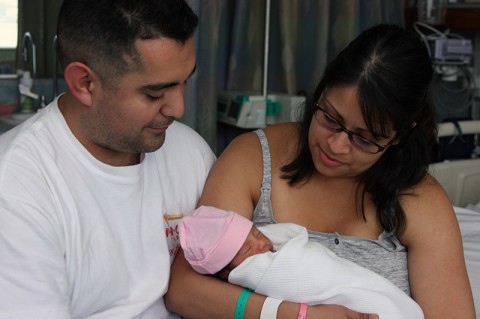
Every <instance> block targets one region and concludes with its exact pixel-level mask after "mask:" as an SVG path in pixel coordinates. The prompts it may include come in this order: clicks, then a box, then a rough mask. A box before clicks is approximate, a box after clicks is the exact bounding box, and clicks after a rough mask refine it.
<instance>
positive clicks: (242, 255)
mask: <svg viewBox="0 0 480 319" xmlns="http://www.w3.org/2000/svg"><path fill="white" fill-rule="evenodd" d="M267 251H273V245H272V242H271V241H270V239H268V238H267V236H265V235H264V234H263V233H262V232H260V231H259V230H258V229H257V228H256V227H255V226H253V227H252V229H251V230H250V233H249V234H248V236H247V239H246V240H245V242H244V243H243V245H242V248H240V250H239V251H238V253H237V254H236V255H235V257H234V258H233V260H232V262H231V263H230V266H232V267H233V268H235V267H237V266H238V265H240V264H241V263H242V262H243V261H244V260H245V259H247V258H248V257H250V256H253V255H257V254H261V253H265V252H267Z"/></svg>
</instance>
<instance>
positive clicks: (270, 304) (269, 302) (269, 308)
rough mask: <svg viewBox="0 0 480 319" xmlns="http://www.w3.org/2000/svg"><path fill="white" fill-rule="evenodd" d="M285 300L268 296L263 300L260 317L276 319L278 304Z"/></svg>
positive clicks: (261, 318) (262, 318)
mask: <svg viewBox="0 0 480 319" xmlns="http://www.w3.org/2000/svg"><path fill="white" fill-rule="evenodd" d="M282 301H283V300H278V299H275V298H270V297H267V299H265V301H264V302H263V307H262V312H261V313H260V319H276V318H277V311H278V306H280V304H281V303H282Z"/></svg>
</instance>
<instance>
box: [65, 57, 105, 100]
mask: <svg viewBox="0 0 480 319" xmlns="http://www.w3.org/2000/svg"><path fill="white" fill-rule="evenodd" d="M64 76H65V81H66V82H67V84H68V88H69V90H70V92H72V94H73V95H74V96H75V98H77V99H78V100H79V101H80V102H81V103H82V104H84V105H88V106H90V105H92V101H93V98H92V93H93V91H94V87H95V85H97V83H98V77H97V75H96V74H95V72H93V70H92V69H90V68H89V67H88V66H87V65H85V64H84V63H81V62H72V63H70V64H69V65H67V67H66V68H65V71H64Z"/></svg>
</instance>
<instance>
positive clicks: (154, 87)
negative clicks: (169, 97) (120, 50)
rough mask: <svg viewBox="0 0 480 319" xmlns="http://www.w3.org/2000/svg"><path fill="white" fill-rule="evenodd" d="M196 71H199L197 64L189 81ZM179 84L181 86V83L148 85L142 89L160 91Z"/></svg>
mask: <svg viewBox="0 0 480 319" xmlns="http://www.w3.org/2000/svg"><path fill="white" fill-rule="evenodd" d="M196 70H197V65H196V64H195V67H194V68H193V70H192V72H190V75H189V76H188V77H187V80H188V79H189V78H190V77H191V76H192V75H193V74H194V73H195V71H196ZM178 84H180V82H167V83H156V84H147V85H145V86H143V87H142V89H144V90H148V91H160V90H163V89H166V88H169V87H172V86H175V85H178Z"/></svg>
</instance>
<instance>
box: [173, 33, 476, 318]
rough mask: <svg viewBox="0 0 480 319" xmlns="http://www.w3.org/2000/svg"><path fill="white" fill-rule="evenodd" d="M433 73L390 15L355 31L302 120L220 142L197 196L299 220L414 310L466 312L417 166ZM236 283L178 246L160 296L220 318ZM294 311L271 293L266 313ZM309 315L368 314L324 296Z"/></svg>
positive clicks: (432, 134)
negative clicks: (276, 303) (387, 21)
mask: <svg viewBox="0 0 480 319" xmlns="http://www.w3.org/2000/svg"><path fill="white" fill-rule="evenodd" d="M432 72H433V71H432V65H431V60H430V57H429V55H428V52H427V50H426V48H425V46H424V44H423V42H421V40H420V39H418V38H417V36H416V35H415V34H413V33H410V32H408V31H405V30H403V29H402V28H400V27H398V26H389V25H380V26H376V27H373V28H371V29H368V30H366V31H364V32H363V33H362V34H360V35H359V36H358V37H357V38H356V39H354V40H353V41H352V42H351V43H350V44H349V45H348V46H347V47H346V48H345V49H344V50H343V51H342V52H340V54H339V55H338V56H337V57H336V58H335V59H334V61H332V63H331V64H330V65H329V66H328V67H327V68H326V70H325V73H324V75H323V78H322V79H321V81H320V83H319V84H318V86H317V88H316V89H315V92H314V94H313V96H312V97H311V99H310V100H309V101H308V102H307V103H306V106H305V110H304V116H303V121H302V122H300V123H297V124H295V123H287V124H281V125H277V126H271V127H267V128H265V129H264V130H263V131H261V132H259V133H258V134H255V133H247V134H244V135H242V136H240V137H238V138H237V139H236V140H235V141H233V142H232V143H231V144H230V145H229V147H228V148H227V149H226V150H225V151H224V153H223V154H222V155H221V156H220V158H219V159H218V161H217V162H216V164H215V166H214V168H213V170H212V171H211V173H210V176H209V178H208V181H207V184H206V186H205V189H204V193H203V195H202V198H201V200H200V203H199V205H210V206H216V207H219V208H222V209H226V210H233V211H236V212H238V213H240V214H242V215H244V216H246V217H247V218H249V219H252V220H253V221H254V223H255V224H264V223H277V222H278V223H282V222H291V223H296V224H299V225H301V226H305V227H306V228H307V229H308V230H309V237H310V240H315V241H318V242H321V243H322V244H323V245H325V246H326V247H328V248H330V249H331V250H333V251H334V252H335V253H336V254H337V255H339V256H340V257H343V258H346V259H349V260H351V261H353V262H355V263H357V264H359V265H361V266H363V267H366V268H368V269H370V270H373V271H374V272H376V273H378V274H380V275H382V276H383V277H385V278H387V279H389V280H390V281H392V282H393V283H394V284H396V285H397V286H398V287H399V288H400V289H402V290H403V291H404V292H405V293H407V294H410V295H411V297H412V298H413V299H414V300H415V301H416V302H417V303H418V304H419V305H420V307H421V308H422V310H423V312H424V314H425V318H427V319H430V318H472V319H474V316H475V315H474V306H473V298H472V293H471V289H470V285H469V282H468V277H467V272H466V267H465V262H464V257H463V249H462V242H461V235H460V231H459V227H458V223H457V220H456V217H455V214H454V211H453V208H452V205H451V204H450V202H449V200H448V198H447V195H446V193H445V192H444V191H443V189H442V187H441V186H440V185H439V184H438V183H437V182H436V181H435V180H434V179H433V178H432V177H431V176H430V175H429V174H428V173H427V168H428V164H429V153H430V147H431V145H432V143H433V142H434V141H435V138H436V125H435V122H434V114H433V110H432V108H431V106H430V104H429V103H427V100H428V99H427V96H428V89H429V85H430V82H431V79H432ZM259 140H260V142H259ZM240 290H241V288H239V287H232V286H229V285H228V284H224V283H218V282H216V281H215V280H214V279H212V278H208V277H202V276H200V275H198V274H196V273H195V272H194V271H193V270H191V269H190V268H189V266H188V265H187V263H186V262H185V259H184V257H183V254H182V253H179V255H178V257H177V260H176V262H175V264H174V267H173V272H172V277H171V283H170V290H169V293H168V294H167V299H166V301H167V306H168V307H170V309H171V310H173V311H176V312H180V313H181V314H183V315H185V316H187V317H193V318H228V317H232V315H233V313H234V310H235V309H236V308H235V305H236V301H237V299H236V298H237V297H238V295H239V293H240ZM264 300H265V297H263V296H259V295H252V296H251V297H250V298H249V299H248V300H247V302H246V307H245V317H246V318H255V317H258V316H259V314H260V312H261V309H262V304H263V302H264ZM298 309H299V306H298V304H292V303H289V302H282V303H281V304H280V307H279V308H278V313H277V318H294V317H295V311H297V312H298ZM308 318H367V316H365V315H363V314H358V313H355V312H352V311H349V310H348V309H346V308H344V307H341V306H325V305H323V306H316V307H309V308H308Z"/></svg>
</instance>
